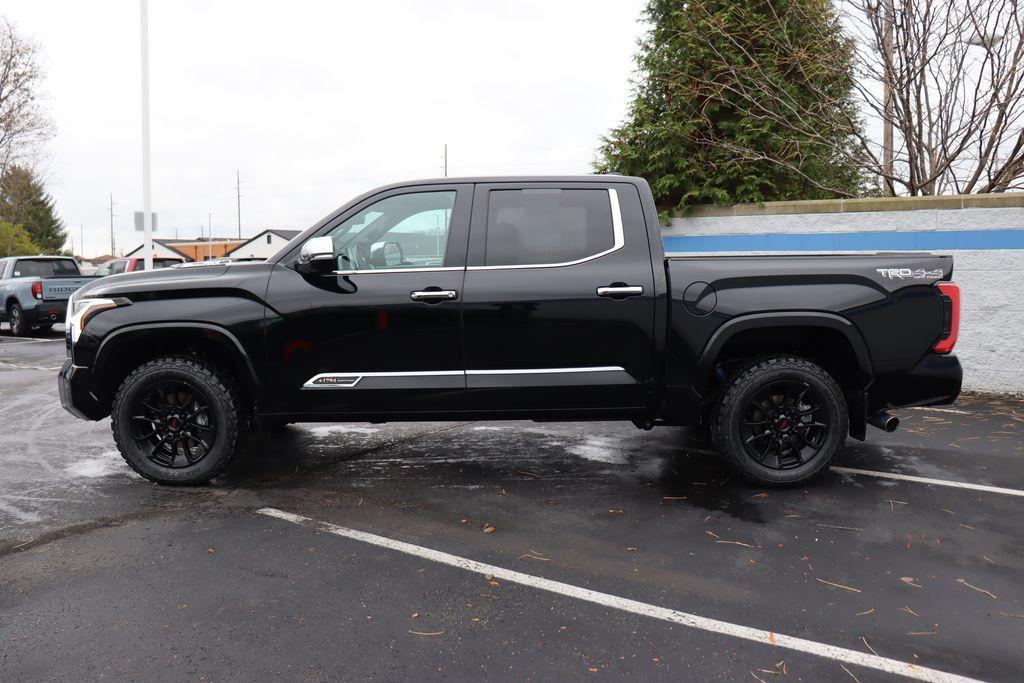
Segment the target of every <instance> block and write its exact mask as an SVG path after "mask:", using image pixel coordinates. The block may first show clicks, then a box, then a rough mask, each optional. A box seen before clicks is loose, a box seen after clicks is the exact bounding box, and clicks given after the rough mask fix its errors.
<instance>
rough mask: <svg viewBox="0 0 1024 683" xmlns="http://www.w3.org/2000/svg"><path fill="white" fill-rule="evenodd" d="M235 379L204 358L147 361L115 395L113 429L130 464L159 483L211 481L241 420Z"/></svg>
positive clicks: (231, 449) (226, 460)
mask: <svg viewBox="0 0 1024 683" xmlns="http://www.w3.org/2000/svg"><path fill="white" fill-rule="evenodd" d="M240 405H241V404H240V402H239V397H238V391H237V389H236V388H235V383H234V381H233V380H232V378H231V377H230V376H229V375H227V374H226V373H224V372H223V371H222V370H221V369H220V368H218V367H216V366H214V365H211V364H209V363H207V362H205V361H203V360H200V359H197V358H191V357H183V356H168V357H165V358H158V359H156V360H152V361H149V362H148V363H144V364H142V365H140V366H139V367H137V368H136V369H135V370H133V371H132V372H131V373H130V374H129V375H128V376H127V377H126V378H125V379H124V381H123V382H122V383H121V386H120V387H119V388H118V390H117V394H116V395H115V396H114V403H113V406H112V411H111V413H112V414H111V417H112V421H111V429H112V430H113V432H114V441H115V443H116V444H117V448H118V450H119V451H120V452H121V456H122V457H123V458H124V459H125V462H127V463H128V465H129V466H130V467H131V468H132V469H133V470H135V471H136V472H138V473H139V474H141V475H142V476H143V477H145V478H146V479H149V480H150V481H155V482H156V483H158V484H171V485H175V484H176V485H190V484H202V483H205V482H208V481H210V480H211V479H213V478H214V477H216V476H217V475H218V474H220V473H221V472H223V471H224V469H225V468H226V467H227V466H228V464H230V462H231V459H232V458H233V457H234V455H235V451H236V450H237V447H238V431H239V425H240V423H241V422H242V413H241V410H240V407H239V406H240Z"/></svg>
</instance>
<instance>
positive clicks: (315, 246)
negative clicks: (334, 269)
mask: <svg viewBox="0 0 1024 683" xmlns="http://www.w3.org/2000/svg"><path fill="white" fill-rule="evenodd" d="M326 260H330V261H333V260H334V240H332V239H331V238H330V237H312V238H310V239H308V240H306V243H305V244H303V245H302V249H301V250H300V251H299V263H311V262H313V261H326Z"/></svg>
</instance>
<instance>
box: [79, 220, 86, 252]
mask: <svg viewBox="0 0 1024 683" xmlns="http://www.w3.org/2000/svg"><path fill="white" fill-rule="evenodd" d="M78 245H79V247H81V251H79V252H78V257H79V258H82V259H84V258H85V226H84V225H81V224H79V226H78Z"/></svg>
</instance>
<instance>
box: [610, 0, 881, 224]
mask: <svg viewBox="0 0 1024 683" xmlns="http://www.w3.org/2000/svg"><path fill="white" fill-rule="evenodd" d="M644 17H645V19H646V20H647V22H648V23H649V24H650V25H651V28H650V30H649V31H648V33H647V34H646V35H645V36H644V37H643V38H642V39H641V40H640V44H639V46H640V49H639V54H638V55H637V57H636V61H637V65H638V77H637V80H636V81H635V82H634V97H633V101H632V102H631V104H630V107H629V111H628V114H627V117H626V120H625V122H623V123H622V125H621V126H620V127H618V128H616V129H614V130H613V131H612V132H611V133H610V134H609V135H608V136H607V137H606V138H604V139H603V144H602V147H601V149H600V160H599V161H598V163H597V164H596V168H597V170H598V171H599V172H606V173H607V172H611V173H622V174H627V175H638V176H643V177H645V178H646V179H647V180H648V182H650V183H651V187H652V189H653V190H654V195H655V198H656V199H657V201H658V204H659V208H660V209H662V210H666V211H670V210H672V209H680V208H683V207H685V206H686V205H690V204H698V203H708V202H714V203H718V204H729V203H735V202H761V201H769V200H780V199H822V198H829V197H837V196H856V195H858V194H862V193H863V192H864V189H865V179H864V176H863V175H862V173H861V171H860V170H858V163H856V162H857V159H858V157H857V154H858V152H857V151H856V149H857V147H856V146H855V145H854V144H853V142H854V140H855V137H856V136H857V135H858V127H859V121H858V118H857V113H856V106H855V103H854V98H853V81H852V44H851V42H850V41H849V39H848V38H847V37H845V36H844V34H843V32H842V27H841V26H840V23H839V21H838V18H837V16H836V14H835V11H834V9H833V7H832V5H831V3H830V1H829V0H787V1H786V2H782V1H770V0H650V2H649V3H648V4H647V7H646V9H645V10H644ZM812 29H813V30H812ZM823 36H824V38H823Z"/></svg>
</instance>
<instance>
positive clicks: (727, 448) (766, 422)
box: [711, 356, 849, 485]
mask: <svg viewBox="0 0 1024 683" xmlns="http://www.w3.org/2000/svg"><path fill="white" fill-rule="evenodd" d="M848 428H849V415H848V413H847V408H846V400H845V399H844V398H843V391H842V389H841V388H840V387H839V384H837V383H836V380H835V379H834V378H833V377H832V376H831V375H830V374H828V372H826V371H825V370H824V369H822V368H821V367H819V366H818V365H815V364H814V363H811V362H810V361H806V360H803V359H801V358H794V357H788V356H786V357H774V358H765V359H762V360H759V361H756V362H754V363H751V364H750V365H748V366H746V367H745V368H744V369H743V370H741V371H740V372H738V373H736V374H735V375H734V376H733V377H732V378H731V379H730V380H729V382H728V384H727V385H726V387H725V391H724V392H722V397H721V402H720V403H719V405H718V408H717V410H716V411H715V415H714V418H713V419H712V422H711V436H712V438H713V440H714V442H715V446H716V447H717V448H718V450H719V451H720V452H721V453H722V454H723V455H724V456H725V457H726V459H727V460H728V461H729V464H730V465H732V467H733V468H734V469H735V470H736V471H738V472H739V473H740V474H742V475H743V476H744V477H745V478H747V479H749V480H751V481H753V482H757V483H761V484H769V485H793V484H799V483H801V482H804V481H807V480H808V479H810V478H811V477H813V476H815V475H816V474H818V473H820V472H822V471H823V470H825V469H826V468H828V466H829V465H830V464H831V462H832V459H833V457H835V454H836V452H837V451H838V450H839V448H840V446H842V444H843V441H844V440H845V438H846V432H847V430H848Z"/></svg>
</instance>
